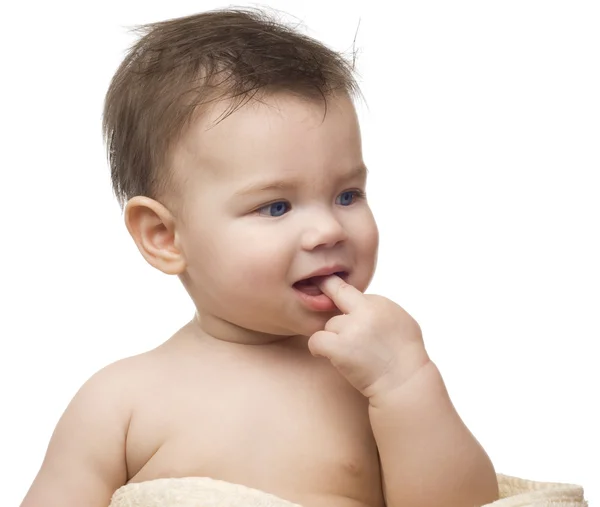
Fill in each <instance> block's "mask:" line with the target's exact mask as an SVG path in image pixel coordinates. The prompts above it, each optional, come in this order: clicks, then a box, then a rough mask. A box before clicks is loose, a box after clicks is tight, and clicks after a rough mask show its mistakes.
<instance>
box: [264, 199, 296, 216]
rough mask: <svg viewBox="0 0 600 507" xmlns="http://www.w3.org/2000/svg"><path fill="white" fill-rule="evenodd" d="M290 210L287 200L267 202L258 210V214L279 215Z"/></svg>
mask: <svg viewBox="0 0 600 507" xmlns="http://www.w3.org/2000/svg"><path fill="white" fill-rule="evenodd" d="M289 210H290V203H289V202H287V201H277V202H273V203H271V204H267V205H266V206H263V207H262V208H260V209H259V210H258V213H259V215H267V216H270V217H280V216H282V215H284V214H285V213H287V212H288V211H289Z"/></svg>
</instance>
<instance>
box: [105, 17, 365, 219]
mask: <svg viewBox="0 0 600 507" xmlns="http://www.w3.org/2000/svg"><path fill="white" fill-rule="evenodd" d="M135 31H136V32H137V33H138V34H140V35H141V37H140V38H139V39H138V40H137V41H136V42H135V43H134V44H133V46H132V47H131V48H130V49H129V51H128V53H127V54H126V56H125V58H124V60H123V62H122V63H121V65H120V66H119V67H118V69H117V71H116V73H115V75H114V76H113V79H112V81H111V83H110V86H109V88H108V91H107V94H106V98H105V103H104V110H103V119H102V133H103V137H104V141H105V143H106V148H107V154H108V161H109V165H110V172H111V180H112V186H113V191H114V193H115V195H116V197H117V199H118V201H119V204H120V205H121V207H123V206H124V205H125V203H126V202H127V201H128V200H129V199H131V198H132V197H133V196H136V195H142V196H147V197H151V198H158V197H160V196H161V195H162V194H163V193H164V192H166V191H167V190H168V188H169V185H170V178H169V174H170V171H169V170H168V164H169V156H170V152H171V150H172V148H173V146H174V143H175V142H176V141H177V139H178V138H179V137H180V136H181V135H183V134H184V132H185V128H186V126H187V125H188V124H189V122H190V121H191V120H192V119H193V118H194V117H195V115H196V114H197V113H198V112H201V111H203V110H204V109H205V108H206V107H209V106H210V105H211V104H214V103H215V102H217V101H221V100H228V101H230V105H229V107H228V108H227V110H226V111H225V113H224V114H223V115H221V116H220V118H219V121H221V120H223V119H224V118H225V117H227V116H228V115H230V114H232V113H233V112H235V111H236V110H237V109H238V108H239V107H242V106H243V105H244V104H245V103H246V102H248V101H250V100H252V99H253V98H258V97H260V96H263V95H268V94H274V93H278V92H284V93H291V94H295V95H299V96H301V97H306V98H308V99H318V100H323V101H324V104H325V108H326V106H327V97H328V96H331V95H333V94H335V93H339V92H341V93H344V94H347V95H349V96H355V95H358V94H360V90H359V87H358V84H357V82H356V79H355V77H354V58H353V59H352V60H351V61H348V60H346V59H345V58H344V57H343V55H342V54H340V53H338V52H335V51H333V50H332V49H330V48H328V47H326V46H325V45H324V44H322V43H320V42H318V41H316V40H314V39H313V38H311V37H308V36H306V35H303V34H301V33H299V32H298V31H297V30H296V29H294V28H292V27H290V26H288V25H285V24H284V23H282V22H280V21H278V20H277V19H276V18H275V17H274V16H270V15H268V14H267V13H266V12H265V11H261V10H258V9H249V8H246V9H233V8H232V9H225V10H214V11H208V12H204V13H200V14H196V15H192V16H186V17H182V18H176V19H171V20H167V21H161V22H158V23H151V24H148V25H142V26H140V27H137V28H136V29H135ZM258 94H260V95H258Z"/></svg>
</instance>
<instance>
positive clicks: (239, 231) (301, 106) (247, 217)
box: [173, 95, 378, 336]
mask: <svg viewBox="0 0 600 507" xmlns="http://www.w3.org/2000/svg"><path fill="white" fill-rule="evenodd" d="M225 107H226V105H223V107H222V108H219V109H217V110H215V111H213V112H212V113H211V114H209V115H206V117H205V118H203V119H201V120H199V121H198V123H196V124H195V125H194V126H193V127H192V129H191V130H190V131H189V132H188V133H187V134H186V136H185V137H184V139H183V140H182V141H181V143H180V144H179V146H178V147H177V150H176V152H175V162H174V167H173V169H174V176H175V180H176V183H179V186H180V188H181V191H182V192H183V195H182V196H181V197H182V209H183V213H182V216H180V217H179V218H178V219H176V220H177V230H178V233H177V240H178V243H179V246H180V248H181V250H182V252H183V254H184V256H185V259H186V265H187V268H186V271H185V273H184V275H183V276H182V280H183V282H184V284H185V286H186V288H187V290H188V291H189V293H190V295H191V297H192V299H193V300H194V302H195V304H196V307H197V308H198V313H199V315H200V317H201V322H206V323H207V325H209V324H210V325H212V326H213V328H214V329H219V330H220V332H225V333H226V332H227V329H228V328H229V329H231V331H232V332H233V331H234V330H235V333H236V334H237V335H239V333H240V332H242V333H245V332H247V331H246V330H251V331H254V332H258V333H262V334H267V335H280V336H291V335H304V336H309V335H311V334H312V333H314V332H316V331H318V330H319V329H322V328H323V326H324V324H325V322H326V321H327V320H328V319H329V318H331V317H332V316H333V315H335V314H336V313H339V312H338V311H337V310H336V309H335V307H333V304H332V303H331V302H330V301H329V300H328V299H327V298H326V297H325V296H323V295H321V296H318V295H315V294H316V293H317V292H318V291H317V290H316V289H315V287H314V285H313V286H312V287H311V284H310V283H309V282H304V283H302V284H299V285H298V284H297V282H298V281H300V280H303V279H306V278H307V277H310V276H311V275H313V274H315V273H316V272H319V271H323V270H324V271H325V273H326V272H329V271H331V272H343V275H344V277H345V278H346V279H347V281H348V282H349V283H351V284H352V285H354V286H355V287H357V288H359V289H360V290H363V291H364V290H365V289H366V288H367V286H368V285H369V283H370V281H371V278H372V276H373V273H374V270H375V265H376V257H377V247H378V232H377V227H376V224H375V221H374V219H373V215H372V213H371V210H370V208H369V206H368V204H367V202H366V200H365V199H364V197H363V196H362V193H363V192H364V191H365V185H366V168H365V165H364V162H363V157H362V149H361V139H360V129H359V125H358V119H357V116H356V112H355V109H354V107H353V104H352V102H351V101H350V99H348V98H341V97H340V98H331V99H330V100H329V102H328V106H327V114H326V116H325V118H324V120H323V114H324V108H323V105H322V104H320V103H318V102H314V103H313V102H308V101H306V100H303V99H299V98H294V97H291V96H287V95H285V96H277V97H271V98H270V99H267V100H266V104H260V103H258V102H253V103H251V104H248V105H246V106H245V107H243V108H242V109H239V110H238V111H236V112H235V113H233V114H232V115H231V116H229V117H228V118H227V119H225V120H224V121H222V122H221V123H218V124H217V125H216V126H213V127H212V128H210V129H207V127H210V126H212V122H213V121H214V120H215V119H216V118H217V117H219V116H220V114H221V113H222V112H223V110H224V108H225ZM252 334H253V333H251V332H249V333H248V335H249V336H250V335H252ZM254 334H256V333H254Z"/></svg>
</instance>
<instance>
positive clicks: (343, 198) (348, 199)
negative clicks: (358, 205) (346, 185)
mask: <svg viewBox="0 0 600 507" xmlns="http://www.w3.org/2000/svg"><path fill="white" fill-rule="evenodd" d="M361 197H364V194H363V193H362V192H361V191H360V190H347V191H346V192H342V193H341V194H340V195H339V196H338V198H337V199H336V200H335V203H336V204H341V205H342V206H350V205H351V204H353V203H354V202H355V201H356V199H360V198H361Z"/></svg>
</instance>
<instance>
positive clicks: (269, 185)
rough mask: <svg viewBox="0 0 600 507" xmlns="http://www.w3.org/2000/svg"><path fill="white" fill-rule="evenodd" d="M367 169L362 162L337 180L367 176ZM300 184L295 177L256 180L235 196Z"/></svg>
mask: <svg viewBox="0 0 600 507" xmlns="http://www.w3.org/2000/svg"><path fill="white" fill-rule="evenodd" d="M368 172H369V170H368V169H367V167H366V166H365V165H364V164H361V165H359V166H358V167H355V168H354V169H352V170H351V171H348V172H347V173H345V174H343V175H340V176H339V177H338V180H340V181H348V180H353V179H362V178H366V177H367V173H368ZM300 184H301V181H300V180H297V179H287V180H269V181H258V182H253V183H250V184H249V185H246V186H244V187H242V188H240V189H239V190H237V191H236V192H235V195H236V196H242V195H248V194H255V193H260V192H267V191H269V190H271V191H273V190H275V191H278V192H282V191H286V190H291V189H294V188H298V186H299V185H300Z"/></svg>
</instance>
